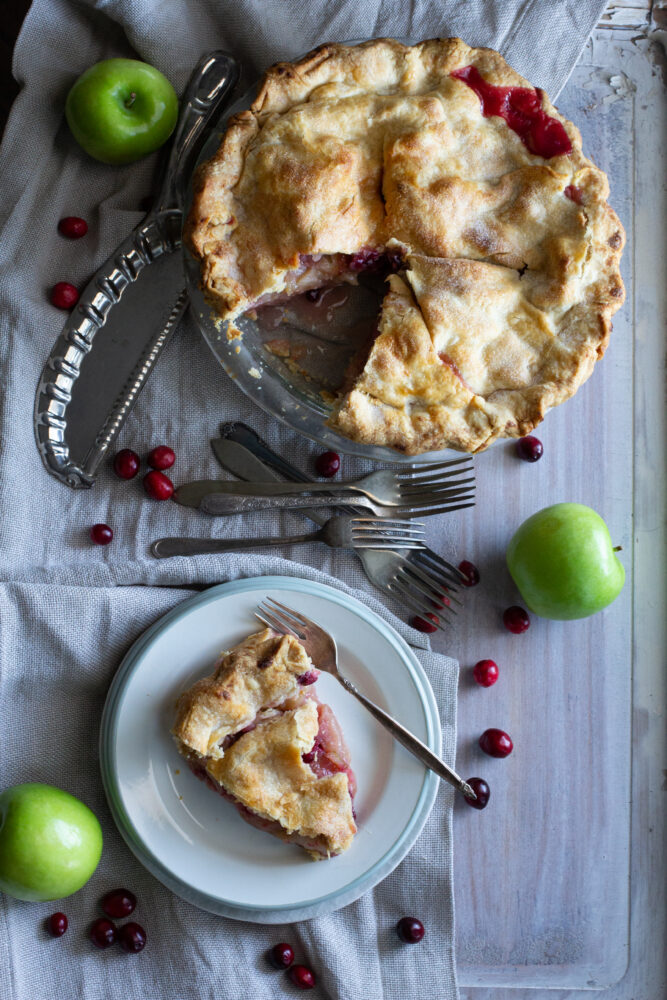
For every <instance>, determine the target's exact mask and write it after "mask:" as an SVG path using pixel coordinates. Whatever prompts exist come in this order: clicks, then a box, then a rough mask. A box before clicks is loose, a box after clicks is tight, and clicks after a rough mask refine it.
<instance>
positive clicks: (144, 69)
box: [65, 59, 178, 164]
mask: <svg viewBox="0 0 667 1000" xmlns="http://www.w3.org/2000/svg"><path fill="white" fill-rule="evenodd" d="M177 116H178V98H177V97H176V91H175V90H174V88H173V87H172V85H171V84H170V83H169V80H167V78H166V76H163V75H162V73H160V71H159V70H157V69H155V67H154V66H149V65H148V63H145V62H140V61H139V60H138V59H104V60H103V61H102V62H98V63H95V65H94V66H91V67H90V68H89V69H87V70H86V71H85V73H82V75H81V76H80V77H79V78H78V80H77V81H76V82H75V83H74V86H73V87H72V89H71V90H70V92H69V94H68V95H67V100H66V102H65V117H66V118H67V124H68V125H69V127H70V129H71V130H72V134H73V136H74V138H75V139H76V141H77V142H78V143H79V145H80V146H82V147H83V148H84V149H85V151H86V152H87V153H89V154H90V156H92V157H94V158H95V159H96V160H101V161H102V163H113V164H122V163H132V162H133V161H134V160H138V159H140V158H141V157H142V156H146V155H147V154H148V153H152V152H153V150H155V149H158V147H159V146H161V145H162V144H163V143H164V142H166V141H167V139H168V138H169V136H170V135H171V133H172V132H173V130H174V126H175V125H176V118H177Z"/></svg>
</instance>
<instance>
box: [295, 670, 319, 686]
mask: <svg viewBox="0 0 667 1000" xmlns="http://www.w3.org/2000/svg"><path fill="white" fill-rule="evenodd" d="M318 677H319V672H318V671H317V670H306V672H305V674H299V676H298V677H297V679H296V681H297V684H300V685H301V687H307V686H308V685H309V684H314V683H315V681H316V680H317V678H318Z"/></svg>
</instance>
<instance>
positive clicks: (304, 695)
mask: <svg viewBox="0 0 667 1000" xmlns="http://www.w3.org/2000/svg"><path fill="white" fill-rule="evenodd" d="M317 677H318V671H317V669H316V668H315V667H314V666H313V664H312V662H311V661H310V659H309V657H308V655H307V653H306V651H305V649H304V648H303V646H302V645H301V644H300V643H299V641H298V640H297V639H295V638H294V637H293V636H290V635H284V636H279V635H276V634H275V633H274V632H272V631H271V630H270V629H265V630H264V631H262V632H258V633H256V634H254V635H251V636H249V637H248V638H247V639H244V640H243V642H241V643H239V645H238V646H236V647H234V649H232V650H230V651H229V652H225V653H223V654H222V655H221V656H220V658H219V660H218V662H217V663H216V666H215V669H214V672H213V673H212V674H211V675H210V676H208V677H204V678H202V679H201V680H199V681H197V682H196V683H195V684H194V685H193V686H192V687H191V688H189V689H188V690H187V691H184V692H183V694H181V696H180V698H179V699H178V703H177V708H176V722H175V724H174V727H173V730H172V732H173V735H174V737H175V739H176V744H177V746H178V750H179V752H180V753H181V754H182V755H183V757H184V758H185V759H186V760H187V762H188V764H189V765H190V767H191V768H192V770H193V771H194V773H195V774H196V775H197V776H198V777H200V778H202V779H204V780H206V781H207V782H208V783H209V784H210V785H211V786H212V787H213V788H214V789H215V790H216V791H218V792H220V793H221V794H222V795H223V796H224V797H225V798H227V799H229V800H230V801H231V802H233V804H234V805H235V806H236V807H237V809H238V811H239V813H240V815H241V816H242V817H243V819H245V820H246V821H247V822H249V823H250V824H251V825H253V826H256V827H258V828H259V829H262V830H265V831H266V832H267V833H272V834H274V835H275V836H277V837H280V838H281V839H283V840H286V841H289V842H291V843H295V844H298V845H299V846H300V847H303V848H304V850H306V851H307V852H308V853H309V854H310V855H311V857H313V858H315V859H321V858H328V857H331V856H332V855H336V854H340V853H342V852H343V851H345V850H347V849H348V847H349V846H350V845H351V843H352V839H353V837H354V834H355V833H356V829H357V828H356V823H355V817H354V809H353V799H354V795H355V792H356V782H355V777H354V773H353V771H352V768H351V765H350V755H349V751H348V748H347V746H346V744H345V740H344V738H343V734H342V732H341V729H340V726H339V724H338V721H337V719H336V717H335V715H334V713H333V712H332V710H331V708H330V707H329V706H328V705H323V704H322V703H321V702H320V701H319V700H318V698H317V695H316V693H315V682H316V680H317Z"/></svg>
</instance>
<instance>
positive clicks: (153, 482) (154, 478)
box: [144, 470, 174, 500]
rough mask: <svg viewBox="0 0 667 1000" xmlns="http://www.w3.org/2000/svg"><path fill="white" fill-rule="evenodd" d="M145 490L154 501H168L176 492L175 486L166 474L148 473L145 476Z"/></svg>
mask: <svg viewBox="0 0 667 1000" xmlns="http://www.w3.org/2000/svg"><path fill="white" fill-rule="evenodd" d="M144 489H145V490H146V492H147V493H148V495H149V497H152V498H153V500H168V499H169V497H170V496H171V495H172V493H173V492H174V484H173V483H172V481H171V479H170V478H169V476H165V474H164V472H157V471H155V470H154V471H153V472H147V473H146V475H145V476H144Z"/></svg>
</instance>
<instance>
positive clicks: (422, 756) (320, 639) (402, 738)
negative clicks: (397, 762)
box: [255, 597, 477, 800]
mask: <svg viewBox="0 0 667 1000" xmlns="http://www.w3.org/2000/svg"><path fill="white" fill-rule="evenodd" d="M255 617H256V618H258V619H259V620H260V621H261V622H262V623H263V624H264V625H267V626H268V627H269V628H270V629H273V630H274V631H275V632H279V633H282V634H284V633H290V634H291V635H294V636H296V638H297V639H298V640H299V642H301V644H302V645H303V647H304V649H305V650H306V652H307V653H308V655H309V657H310V658H311V660H312V661H313V663H314V665H315V666H316V667H317V669H318V670H323V671H325V672H326V673H328V674H331V675H332V676H333V677H335V678H336V680H337V681H338V682H339V683H340V684H342V686H343V687H344V688H345V690H346V691H349V693H350V694H351V695H353V696H354V697H355V698H356V699H357V701H359V702H361V704H362V705H363V706H364V708H366V709H368V711H369V712H370V713H371V715H372V716H373V717H374V718H375V719H377V721H378V722H379V723H380V724H381V725H383V726H384V728H385V729H386V730H388V732H390V733H391V735H392V736H393V737H394V739H396V740H398V742H399V743H401V744H402V745H403V746H404V747H405V749H406V750H409V751H410V753H411V754H413V755H414V756H415V757H416V758H417V759H418V760H420V761H421V762H422V764H425V765H426V767H428V768H430V770H431V771H434V772H435V774H437V775H438V776H439V777H440V778H442V779H443V780H444V781H447V782H448V783H449V784H450V785H453V786H454V788H456V789H458V791H460V792H463V794H464V795H465V796H466V798H469V799H473V800H474V799H476V798H477V796H476V795H475V793H474V791H473V790H472V788H471V787H470V785H469V784H468V783H467V782H465V781H464V780H463V779H462V778H459V776H458V774H457V773H456V772H455V771H454V770H452V768H451V767H449V766H448V765H447V764H445V762H444V761H443V760H440V758H439V757H438V756H436V754H434V753H433V751H432V750H429V748H428V747H427V746H426V744H425V743H422V741H421V740H420V739H418V738H417V737H416V736H414V735H413V734H412V733H411V732H410V731H409V730H408V729H406V728H405V726H402V725H401V723H400V722H397V721H396V719H394V718H393V716H391V715H389V713H388V712H385V711H384V709H382V708H380V707H379V705H376V704H375V702H373V701H371V700H370V699H369V698H367V697H366V695H363V694H362V693H361V692H360V691H359V690H358V689H357V688H356V687H355V686H354V684H353V683H352V681H350V680H348V678H347V677H345V676H344V675H343V674H341V672H340V670H339V669H338V649H337V647H336V640H335V639H334V637H333V636H332V635H330V634H329V632H326V631H325V630H324V629H323V628H322V627H321V626H320V625H317V624H316V622H314V621H312V620H311V619H310V618H306V616H305V615H303V614H301V613H300V612H299V611H295V610H294V608H290V607H288V606H287V605H286V604H281V603H280V601H276V600H274V598H272V597H267V598H265V599H264V601H262V603H261V604H260V605H259V607H258V609H257V611H256V612H255Z"/></svg>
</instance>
